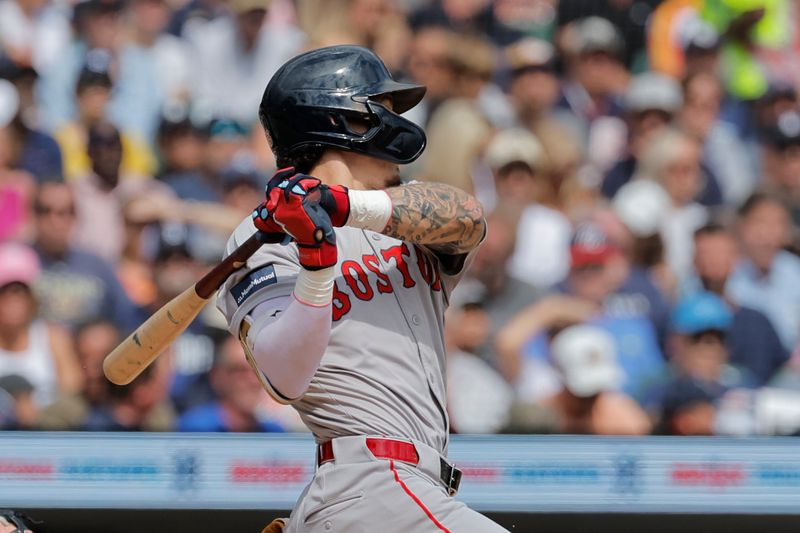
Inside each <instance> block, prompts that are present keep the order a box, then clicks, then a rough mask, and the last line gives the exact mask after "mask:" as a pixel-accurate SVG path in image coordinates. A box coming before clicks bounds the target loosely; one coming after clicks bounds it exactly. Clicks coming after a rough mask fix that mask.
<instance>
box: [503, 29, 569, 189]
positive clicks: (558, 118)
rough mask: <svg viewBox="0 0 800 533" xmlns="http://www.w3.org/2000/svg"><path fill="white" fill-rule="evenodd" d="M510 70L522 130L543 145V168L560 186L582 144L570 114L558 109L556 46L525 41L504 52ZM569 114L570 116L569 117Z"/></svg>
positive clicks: (536, 40) (511, 86)
mask: <svg viewBox="0 0 800 533" xmlns="http://www.w3.org/2000/svg"><path fill="white" fill-rule="evenodd" d="M504 57H505V60H506V63H507V64H508V67H509V69H510V71H511V72H510V75H511V80H510V86H509V96H510V98H511V101H512V103H513V105H514V108H515V110H516V114H517V122H518V123H519V126H521V127H522V128H526V129H528V130H530V132H531V133H533V135H534V136H536V138H537V139H538V141H539V143H540V144H541V146H542V157H541V158H540V161H538V163H539V165H538V166H539V167H540V170H541V172H543V173H545V174H549V175H550V179H551V181H552V182H553V183H557V182H559V181H560V180H562V179H563V178H564V177H565V176H569V175H570V174H571V173H572V172H573V171H574V170H575V168H574V167H575V166H577V165H576V164H575V163H576V162H577V161H578V160H580V158H581V155H582V154H581V153H580V150H581V149H582V146H581V145H582V141H581V138H580V137H579V135H577V134H576V132H575V131H574V128H571V127H570V126H571V125H572V124H573V119H572V118H571V116H570V114H569V112H567V111H565V110H563V109H560V108H557V107H556V103H557V102H558V100H559V81H558V77H557V75H556V57H555V49H554V48H553V46H552V45H551V44H550V43H548V42H545V41H541V40H539V39H533V38H526V39H522V40H520V41H518V42H516V43H514V44H512V45H510V46H508V47H506V48H505V50H504ZM565 115H566V116H565Z"/></svg>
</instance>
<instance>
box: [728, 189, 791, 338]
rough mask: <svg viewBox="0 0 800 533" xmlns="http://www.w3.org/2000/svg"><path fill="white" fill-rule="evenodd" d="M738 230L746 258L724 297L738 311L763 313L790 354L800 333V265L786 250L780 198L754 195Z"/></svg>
mask: <svg viewBox="0 0 800 533" xmlns="http://www.w3.org/2000/svg"><path fill="white" fill-rule="evenodd" d="M736 230H737V231H736V233H737V237H738V239H739V242H740V245H741V252H742V258H741V261H740V262H739V263H738V264H737V266H736V268H735V269H734V270H733V272H732V273H731V275H730V277H729V279H728V282H727V284H726V286H725V288H726V293H727V295H728V296H729V297H730V299H731V300H732V301H733V302H735V303H737V304H738V305H745V306H748V307H751V308H753V309H756V310H758V311H761V312H762V313H764V314H765V315H766V316H767V318H769V320H770V322H771V323H772V325H773V326H774V328H775V330H776V331H777V332H778V336H779V337H780V338H781V342H782V343H783V346H784V348H786V349H787V350H789V351H791V350H793V349H794V348H795V346H797V343H798V332H800V286H798V284H797V280H798V279H800V259H798V258H797V256H796V255H794V254H792V253H790V252H787V251H785V250H784V247H786V246H787V245H788V244H789V242H790V231H791V220H790V217H789V212H788V211H787V209H786V207H785V206H784V204H783V202H782V200H781V199H779V198H778V197H775V196H771V195H769V194H765V193H755V194H753V195H752V196H751V197H750V198H748V199H747V201H745V203H744V204H743V205H742V207H741V208H740V209H739V220H738V224H737V226H736Z"/></svg>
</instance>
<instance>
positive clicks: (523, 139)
mask: <svg viewBox="0 0 800 533" xmlns="http://www.w3.org/2000/svg"><path fill="white" fill-rule="evenodd" d="M542 151H543V149H542V145H541V143H540V142H539V139H537V138H536V136H535V135H534V134H533V133H531V132H530V131H528V130H526V129H524V128H509V129H507V130H502V131H499V132H497V134H495V136H494V137H493V138H492V140H491V142H490V143H489V146H487V147H486V153H485V156H484V158H485V160H486V163H487V164H488V165H489V166H490V167H491V168H493V169H494V170H498V169H500V168H502V167H504V166H506V165H508V164H509V163H515V162H520V163H525V164H527V165H528V166H529V167H530V168H531V170H535V169H536V168H537V166H538V165H539V164H540V162H541V157H542Z"/></svg>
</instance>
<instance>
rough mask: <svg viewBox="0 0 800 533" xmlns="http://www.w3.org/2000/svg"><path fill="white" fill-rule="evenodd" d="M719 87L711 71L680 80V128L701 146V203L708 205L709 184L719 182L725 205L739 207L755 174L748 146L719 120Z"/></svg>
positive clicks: (732, 129)
mask: <svg viewBox="0 0 800 533" xmlns="http://www.w3.org/2000/svg"><path fill="white" fill-rule="evenodd" d="M723 97H724V93H723V88H722V85H721V83H720V82H719V80H718V79H717V77H716V76H715V75H714V74H713V73H712V72H696V73H693V74H691V75H689V76H687V77H686V78H684V81H683V107H682V108H681V110H680V113H679V115H678V122H679V124H680V125H681V127H682V128H683V129H684V130H685V131H686V132H687V133H688V134H689V135H691V136H692V137H694V138H695V139H696V140H697V142H699V143H700V145H701V146H702V147H703V160H702V162H703V167H704V168H705V172H706V176H707V178H708V182H707V184H706V191H705V192H704V194H703V197H702V198H701V199H700V202H701V203H704V204H706V205H711V204H710V200H711V197H710V196H709V195H710V194H711V190H710V186H711V185H712V181H716V182H718V184H719V188H720V189H721V192H722V199H723V200H724V203H725V204H726V205H730V206H739V205H741V204H742V202H744V201H745V199H746V198H747V197H748V196H749V195H750V193H751V192H753V189H754V188H755V186H756V181H757V176H756V175H755V171H754V170H755V166H754V165H753V164H752V163H751V161H750V159H749V157H748V156H749V155H750V154H749V153H748V147H747V146H746V145H745V143H744V142H742V140H741V139H740V138H739V136H738V135H737V133H736V130H735V129H734V127H733V126H732V125H730V124H729V123H727V122H724V121H722V120H720V118H719V116H720V108H721V105H722V99H723Z"/></svg>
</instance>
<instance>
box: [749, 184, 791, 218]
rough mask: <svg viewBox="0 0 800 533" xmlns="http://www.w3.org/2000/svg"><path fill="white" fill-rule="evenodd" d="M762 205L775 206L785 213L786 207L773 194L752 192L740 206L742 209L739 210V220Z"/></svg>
mask: <svg viewBox="0 0 800 533" xmlns="http://www.w3.org/2000/svg"><path fill="white" fill-rule="evenodd" d="M762 204H775V205H777V206H778V207H780V208H781V209H783V210H784V211H786V205H785V204H784V203H783V200H781V199H780V198H779V197H778V196H775V195H774V194H771V193H767V192H761V191H759V192H754V193H753V194H751V195H750V197H749V198H747V200H745V202H744V203H743V204H742V207H740V208H739V213H738V214H739V218H747V217H748V216H749V215H750V214H751V213H752V212H753V211H755V210H756V208H758V207H760V206H761V205H762Z"/></svg>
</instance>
